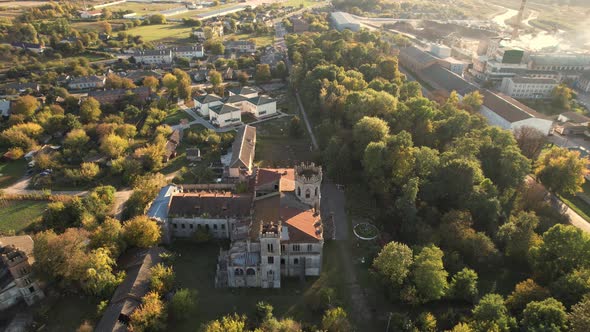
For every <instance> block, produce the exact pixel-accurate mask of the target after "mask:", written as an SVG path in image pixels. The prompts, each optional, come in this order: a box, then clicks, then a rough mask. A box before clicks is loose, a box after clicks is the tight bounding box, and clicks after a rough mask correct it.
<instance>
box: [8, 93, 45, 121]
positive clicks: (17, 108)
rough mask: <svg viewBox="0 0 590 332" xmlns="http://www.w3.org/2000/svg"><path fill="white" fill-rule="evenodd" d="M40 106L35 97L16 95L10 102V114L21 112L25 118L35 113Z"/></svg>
mask: <svg viewBox="0 0 590 332" xmlns="http://www.w3.org/2000/svg"><path fill="white" fill-rule="evenodd" d="M39 107H40V104H39V101H38V100H37V98H35V97H33V96H30V95H26V96H21V97H18V99H17V100H16V101H15V102H14V104H12V109H11V112H12V114H21V115H24V116H25V118H30V117H32V116H33V115H34V114H35V111H36V110H38V109H39Z"/></svg>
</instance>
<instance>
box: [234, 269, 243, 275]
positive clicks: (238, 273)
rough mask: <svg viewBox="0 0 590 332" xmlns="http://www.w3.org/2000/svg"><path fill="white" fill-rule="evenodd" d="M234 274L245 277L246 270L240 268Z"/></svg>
mask: <svg viewBox="0 0 590 332" xmlns="http://www.w3.org/2000/svg"><path fill="white" fill-rule="evenodd" d="M234 274H235V275H237V276H243V275H244V270H242V269H240V268H238V269H236V270H235V272H234Z"/></svg>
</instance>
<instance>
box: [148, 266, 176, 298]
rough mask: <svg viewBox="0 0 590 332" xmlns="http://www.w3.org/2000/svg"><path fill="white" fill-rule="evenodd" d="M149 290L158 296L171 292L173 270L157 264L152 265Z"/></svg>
mask: <svg viewBox="0 0 590 332" xmlns="http://www.w3.org/2000/svg"><path fill="white" fill-rule="evenodd" d="M150 272H151V277H150V289H151V290H153V291H155V292H157V293H158V294H166V293H168V292H169V291H170V290H172V286H174V277H175V275H174V270H172V267H169V266H164V264H162V263H159V264H156V265H154V266H153V267H152V268H151V269H150Z"/></svg>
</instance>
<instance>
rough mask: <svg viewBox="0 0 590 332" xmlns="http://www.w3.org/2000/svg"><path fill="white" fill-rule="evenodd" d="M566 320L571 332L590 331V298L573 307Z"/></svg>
mask: <svg viewBox="0 0 590 332" xmlns="http://www.w3.org/2000/svg"><path fill="white" fill-rule="evenodd" d="M568 318H569V322H570V328H571V331H572V332H586V331H590V297H585V298H584V299H582V301H580V302H579V303H577V304H575V305H573V306H572V308H571V312H570V313H569V315H568Z"/></svg>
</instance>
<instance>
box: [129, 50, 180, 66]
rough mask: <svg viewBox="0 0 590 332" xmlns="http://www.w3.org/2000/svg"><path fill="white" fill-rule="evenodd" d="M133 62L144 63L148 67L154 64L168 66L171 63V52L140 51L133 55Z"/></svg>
mask: <svg viewBox="0 0 590 332" xmlns="http://www.w3.org/2000/svg"><path fill="white" fill-rule="evenodd" d="M133 58H134V59H135V62H138V63H145V64H149V65H154V64H170V63H172V59H173V58H174V57H173V56H172V50H170V49H166V50H142V51H135V52H134V53H133Z"/></svg>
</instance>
